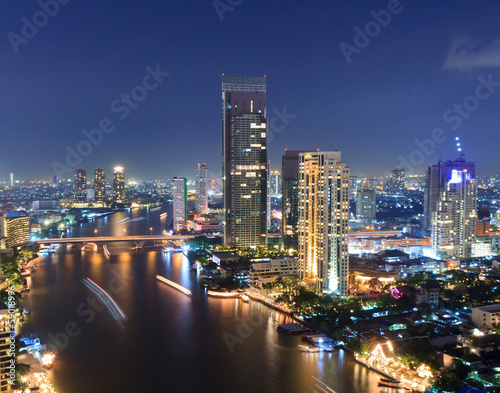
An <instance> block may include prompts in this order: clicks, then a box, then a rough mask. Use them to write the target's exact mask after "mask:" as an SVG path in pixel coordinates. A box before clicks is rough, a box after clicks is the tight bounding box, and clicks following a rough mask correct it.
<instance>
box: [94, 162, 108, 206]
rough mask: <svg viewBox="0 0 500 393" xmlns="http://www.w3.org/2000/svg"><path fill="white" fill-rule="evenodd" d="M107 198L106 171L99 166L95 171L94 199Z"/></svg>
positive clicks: (103, 199)
mask: <svg viewBox="0 0 500 393" xmlns="http://www.w3.org/2000/svg"><path fill="white" fill-rule="evenodd" d="M105 199H106V172H105V171H104V169H101V168H97V169H96V170H95V172H94V200H95V201H96V202H104V201H105Z"/></svg>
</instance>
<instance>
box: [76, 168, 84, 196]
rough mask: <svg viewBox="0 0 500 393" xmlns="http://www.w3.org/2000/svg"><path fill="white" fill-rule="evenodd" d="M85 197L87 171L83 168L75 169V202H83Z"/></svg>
mask: <svg viewBox="0 0 500 393" xmlns="http://www.w3.org/2000/svg"><path fill="white" fill-rule="evenodd" d="M86 199H87V172H86V171H85V169H83V168H78V169H77V170H76V171H75V202H85V201H86Z"/></svg>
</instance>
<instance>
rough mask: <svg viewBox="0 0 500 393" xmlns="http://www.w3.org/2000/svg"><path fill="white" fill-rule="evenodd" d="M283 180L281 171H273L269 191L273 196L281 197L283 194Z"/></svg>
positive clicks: (270, 176)
mask: <svg viewBox="0 0 500 393" xmlns="http://www.w3.org/2000/svg"><path fill="white" fill-rule="evenodd" d="M281 186H282V179H281V173H280V171H277V170H275V171H271V173H270V175H269V191H270V194H271V196H279V195H281V193H282V190H281Z"/></svg>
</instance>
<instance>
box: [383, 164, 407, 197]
mask: <svg viewBox="0 0 500 393" xmlns="http://www.w3.org/2000/svg"><path fill="white" fill-rule="evenodd" d="M404 191H405V170H404V169H399V168H397V169H393V170H392V172H391V174H390V175H389V180H388V182H387V184H386V192H387V193H389V194H391V195H401V194H403V193H404Z"/></svg>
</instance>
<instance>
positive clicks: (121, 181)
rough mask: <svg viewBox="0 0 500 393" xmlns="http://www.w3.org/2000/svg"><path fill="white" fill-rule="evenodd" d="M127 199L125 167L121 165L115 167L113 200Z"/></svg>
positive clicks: (122, 200)
mask: <svg viewBox="0 0 500 393" xmlns="http://www.w3.org/2000/svg"><path fill="white" fill-rule="evenodd" d="M124 201H125V169H124V168H123V167H121V166H116V167H114V168H113V202H116V203H123V202H124Z"/></svg>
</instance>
